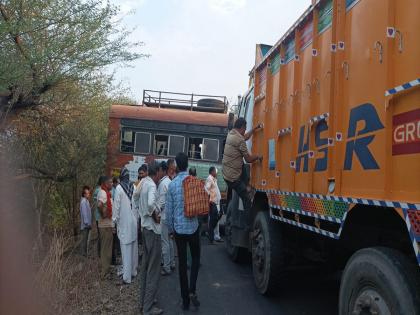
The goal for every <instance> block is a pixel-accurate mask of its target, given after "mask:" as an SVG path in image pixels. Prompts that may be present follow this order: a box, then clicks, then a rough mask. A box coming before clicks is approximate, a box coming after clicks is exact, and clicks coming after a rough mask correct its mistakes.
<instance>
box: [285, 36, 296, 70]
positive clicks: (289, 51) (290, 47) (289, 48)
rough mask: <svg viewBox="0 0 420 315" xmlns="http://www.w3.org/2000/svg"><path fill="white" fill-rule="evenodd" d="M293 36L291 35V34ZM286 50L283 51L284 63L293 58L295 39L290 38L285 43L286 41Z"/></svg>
mask: <svg viewBox="0 0 420 315" xmlns="http://www.w3.org/2000/svg"><path fill="white" fill-rule="evenodd" d="M292 36H293V35H292ZM285 48H286V51H285V53H284V59H285V61H284V62H285V63H288V62H289V61H290V60H292V59H293V58H295V39H294V38H291V39H290V40H289V41H288V42H287V43H286V47H285Z"/></svg>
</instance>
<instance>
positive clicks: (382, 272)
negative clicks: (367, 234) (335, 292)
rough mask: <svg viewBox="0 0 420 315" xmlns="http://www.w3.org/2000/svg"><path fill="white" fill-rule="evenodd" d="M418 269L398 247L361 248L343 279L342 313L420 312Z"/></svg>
mask: <svg viewBox="0 0 420 315" xmlns="http://www.w3.org/2000/svg"><path fill="white" fill-rule="evenodd" d="M417 269H418V268H416V266H414V265H413V264H412V263H411V262H410V261H409V259H408V258H407V257H406V256H404V255H403V254H402V253H400V252H398V251H396V250H394V249H390V248H385V247H374V248H366V249H361V250H359V251H357V252H356V253H355V254H354V255H353V256H352V257H351V258H350V260H349V262H348V263H347V265H346V268H345V270H344V273H343V276H342V279H341V287H340V297H339V311H340V312H339V314H340V315H350V314H352V315H357V314H382V315H393V314H420V302H419V301H420V296H419V295H420V281H419V271H418V270H417Z"/></svg>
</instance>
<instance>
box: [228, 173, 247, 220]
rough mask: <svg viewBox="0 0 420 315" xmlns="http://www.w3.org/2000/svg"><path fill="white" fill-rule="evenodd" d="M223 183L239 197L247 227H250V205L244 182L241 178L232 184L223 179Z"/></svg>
mask: <svg viewBox="0 0 420 315" xmlns="http://www.w3.org/2000/svg"><path fill="white" fill-rule="evenodd" d="M225 182H226V184H227V186H228V188H229V189H232V190H234V191H235V192H236V193H237V194H238V195H239V197H240V198H241V199H242V202H243V204H244V211H245V216H246V223H247V224H248V226H250V224H251V222H250V220H251V215H250V213H251V207H252V204H251V199H250V198H249V194H248V190H247V189H246V184H245V182H244V181H243V180H242V178H239V179H238V180H236V181H234V182H230V181H228V180H226V179H225Z"/></svg>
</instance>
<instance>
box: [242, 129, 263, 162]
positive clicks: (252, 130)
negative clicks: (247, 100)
mask: <svg viewBox="0 0 420 315" xmlns="http://www.w3.org/2000/svg"><path fill="white" fill-rule="evenodd" d="M262 128H263V125H262V124H258V125H257V126H256V127H255V128H252V129H251V130H250V131H248V132H247V133H245V135H244V140H245V141H247V140H249V138H251V137H252V135H253V134H254V132H256V131H258V130H260V129H262ZM249 163H251V162H249Z"/></svg>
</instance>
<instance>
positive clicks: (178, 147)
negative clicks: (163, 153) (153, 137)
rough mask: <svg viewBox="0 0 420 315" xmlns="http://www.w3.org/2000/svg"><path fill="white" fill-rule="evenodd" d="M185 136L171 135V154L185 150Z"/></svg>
mask: <svg viewBox="0 0 420 315" xmlns="http://www.w3.org/2000/svg"><path fill="white" fill-rule="evenodd" d="M184 145H185V137H183V136H174V135H171V136H169V152H168V155H169V156H176V155H177V154H178V153H179V152H184Z"/></svg>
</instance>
